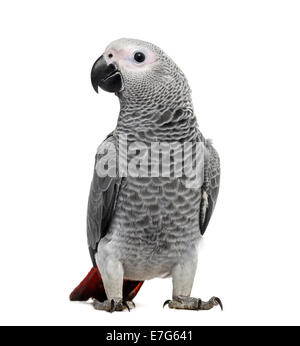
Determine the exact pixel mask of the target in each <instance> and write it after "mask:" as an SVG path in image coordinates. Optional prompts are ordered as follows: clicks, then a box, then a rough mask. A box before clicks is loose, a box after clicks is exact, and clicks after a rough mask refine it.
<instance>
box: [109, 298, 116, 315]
mask: <svg viewBox="0 0 300 346" xmlns="http://www.w3.org/2000/svg"><path fill="white" fill-rule="evenodd" d="M114 307H115V301H114V300H113V299H112V300H111V302H110V311H109V312H113V311H114Z"/></svg>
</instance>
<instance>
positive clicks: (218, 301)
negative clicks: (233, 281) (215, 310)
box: [214, 297, 223, 311]
mask: <svg viewBox="0 0 300 346" xmlns="http://www.w3.org/2000/svg"><path fill="white" fill-rule="evenodd" d="M214 299H215V301H216V302H217V303H218V304H219V305H220V308H221V310H222V311H223V304H222V302H221V299H220V298H218V297H215V298H214Z"/></svg>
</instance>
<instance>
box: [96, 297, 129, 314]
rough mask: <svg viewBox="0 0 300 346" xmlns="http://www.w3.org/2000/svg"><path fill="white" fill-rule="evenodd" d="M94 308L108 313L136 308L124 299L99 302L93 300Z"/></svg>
mask: <svg viewBox="0 0 300 346" xmlns="http://www.w3.org/2000/svg"><path fill="white" fill-rule="evenodd" d="M93 306H94V308H95V309H96V310H103V311H107V312H114V311H123V310H128V311H130V310H131V309H133V308H135V304H134V302H132V301H125V300H122V299H111V300H105V301H104V302H99V300H97V299H94V300H93Z"/></svg>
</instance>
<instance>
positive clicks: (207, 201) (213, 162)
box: [199, 141, 220, 235]
mask: <svg viewBox="0 0 300 346" xmlns="http://www.w3.org/2000/svg"><path fill="white" fill-rule="evenodd" d="M204 157H205V159H204V181H203V184H202V187H201V202H200V215H199V225H200V232H201V234H202V235H203V234H204V232H205V230H206V228H207V226H208V223H209V220H210V218H211V216H212V213H213V211H214V208H215V206H216V203H217V198H218V194H219V185H220V159H219V155H218V153H217V151H216V150H215V148H214V147H213V146H212V144H211V143H210V142H209V141H205V155H204Z"/></svg>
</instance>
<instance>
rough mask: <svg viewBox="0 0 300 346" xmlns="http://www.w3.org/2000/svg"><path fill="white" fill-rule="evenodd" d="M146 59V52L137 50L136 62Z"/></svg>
mask: <svg viewBox="0 0 300 346" xmlns="http://www.w3.org/2000/svg"><path fill="white" fill-rule="evenodd" d="M145 59H146V57H145V54H144V53H142V52H136V53H135V54H134V60H135V61H136V62H138V63H142V62H144V61H145Z"/></svg>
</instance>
